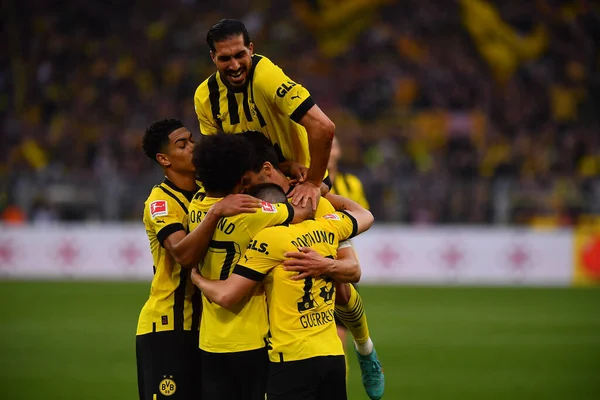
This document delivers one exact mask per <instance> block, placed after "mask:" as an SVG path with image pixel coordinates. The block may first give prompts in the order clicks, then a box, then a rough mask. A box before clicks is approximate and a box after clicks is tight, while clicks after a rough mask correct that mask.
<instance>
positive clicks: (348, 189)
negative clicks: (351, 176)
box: [339, 174, 352, 197]
mask: <svg viewBox="0 0 600 400" xmlns="http://www.w3.org/2000/svg"><path fill="white" fill-rule="evenodd" d="M339 177H340V179H341V180H342V182H344V186H346V193H348V197H350V194H351V193H352V188H351V187H350V184H349V183H348V176H347V175H346V174H339Z"/></svg>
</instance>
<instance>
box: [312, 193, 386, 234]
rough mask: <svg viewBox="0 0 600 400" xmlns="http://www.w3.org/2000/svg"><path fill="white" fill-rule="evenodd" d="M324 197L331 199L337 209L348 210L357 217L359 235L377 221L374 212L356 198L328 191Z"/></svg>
mask: <svg viewBox="0 0 600 400" xmlns="http://www.w3.org/2000/svg"><path fill="white" fill-rule="evenodd" d="M324 197H325V198H326V199H327V200H329V202H330V203H331V205H333V207H334V208H335V209H336V210H338V211H346V212H347V213H349V214H350V215H352V216H353V217H354V219H356V222H357V225H358V229H357V232H356V234H357V235H358V234H359V233H363V232H364V231H366V230H368V229H369V228H370V227H371V226H372V225H373V222H374V221H375V219H374V218H373V214H371V212H370V211H369V210H367V209H365V208H364V207H363V206H361V205H360V204H358V203H357V202H355V201H354V200H350V199H348V198H346V197H343V196H340V195H337V194H333V193H327V194H326V195H325V196H324Z"/></svg>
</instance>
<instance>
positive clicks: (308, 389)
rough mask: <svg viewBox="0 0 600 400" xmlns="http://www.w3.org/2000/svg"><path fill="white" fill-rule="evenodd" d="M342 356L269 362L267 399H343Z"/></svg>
mask: <svg viewBox="0 0 600 400" xmlns="http://www.w3.org/2000/svg"><path fill="white" fill-rule="evenodd" d="M347 398H348V397H347V394H346V360H345V357H344V356H324V357H313V358H308V359H306V360H300V361H285V362H278V363H275V362H272V363H271V366H270V371H269V383H268V384H267V400H346V399H347Z"/></svg>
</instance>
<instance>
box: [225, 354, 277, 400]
mask: <svg viewBox="0 0 600 400" xmlns="http://www.w3.org/2000/svg"><path fill="white" fill-rule="evenodd" d="M233 354H235V359H232V360H231V364H230V365H231V371H232V372H233V373H234V374H235V379H234V382H232V384H235V387H236V388H237V390H238V399H239V400H265V393H266V392H267V380H268V379H269V353H268V350H267V348H266V347H264V348H262V349H257V350H250V351H241V352H238V353H233Z"/></svg>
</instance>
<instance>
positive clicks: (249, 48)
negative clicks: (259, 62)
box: [248, 42, 254, 55]
mask: <svg viewBox="0 0 600 400" xmlns="http://www.w3.org/2000/svg"><path fill="white" fill-rule="evenodd" d="M248 50H250V55H252V54H254V43H252V42H250V44H249V45H248Z"/></svg>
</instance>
